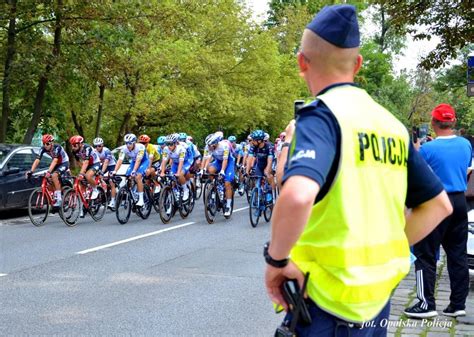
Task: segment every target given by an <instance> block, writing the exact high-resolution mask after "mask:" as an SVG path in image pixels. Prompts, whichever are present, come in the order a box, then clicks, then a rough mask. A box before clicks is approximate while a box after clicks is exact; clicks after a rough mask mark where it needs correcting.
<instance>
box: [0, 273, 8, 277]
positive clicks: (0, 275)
mask: <svg viewBox="0 0 474 337" xmlns="http://www.w3.org/2000/svg"><path fill="white" fill-rule="evenodd" d="M7 275H8V274H0V277H2V276H7Z"/></svg>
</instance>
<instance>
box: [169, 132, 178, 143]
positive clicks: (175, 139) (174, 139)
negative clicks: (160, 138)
mask: <svg viewBox="0 0 474 337" xmlns="http://www.w3.org/2000/svg"><path fill="white" fill-rule="evenodd" d="M178 139H179V134H177V133H172V134H171V135H168V136H166V142H167V143H177V142H178Z"/></svg>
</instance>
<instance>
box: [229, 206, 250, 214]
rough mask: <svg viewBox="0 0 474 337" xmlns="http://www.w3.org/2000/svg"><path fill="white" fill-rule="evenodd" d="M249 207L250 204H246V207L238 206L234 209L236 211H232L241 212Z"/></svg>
mask: <svg viewBox="0 0 474 337" xmlns="http://www.w3.org/2000/svg"><path fill="white" fill-rule="evenodd" d="M247 208H249V206H245V207H242V208H237V209H234V211H233V212H232V213H235V212H240V211H243V210H244V209H247Z"/></svg>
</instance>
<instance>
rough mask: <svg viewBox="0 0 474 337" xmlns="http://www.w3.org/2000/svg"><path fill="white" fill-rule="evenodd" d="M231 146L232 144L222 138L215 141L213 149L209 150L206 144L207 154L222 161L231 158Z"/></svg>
mask: <svg viewBox="0 0 474 337" xmlns="http://www.w3.org/2000/svg"><path fill="white" fill-rule="evenodd" d="M231 148H232V145H231V144H230V142H229V141H228V140H222V141H220V142H219V143H217V146H216V148H215V149H214V150H213V151H211V150H210V149H209V147H207V146H206V150H207V156H208V157H209V156H212V158H214V160H217V161H223V160H224V159H233V158H234V157H233V151H232V149H231ZM206 150H205V151H206Z"/></svg>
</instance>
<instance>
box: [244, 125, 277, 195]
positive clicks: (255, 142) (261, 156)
mask: <svg viewBox="0 0 474 337" xmlns="http://www.w3.org/2000/svg"><path fill="white" fill-rule="evenodd" d="M264 139H265V132H263V131H262V130H255V131H254V132H252V142H251V144H252V146H251V147H250V149H249V154H248V156H249V158H248V162H247V167H246V174H247V175H248V174H249V172H250V169H251V168H252V167H254V164H255V174H256V175H257V176H266V177H267V181H268V183H269V184H270V185H271V186H272V188H274V187H275V186H274V181H273V174H272V162H273V156H274V154H273V145H272V143H270V142H266V141H265V140H264Z"/></svg>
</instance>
